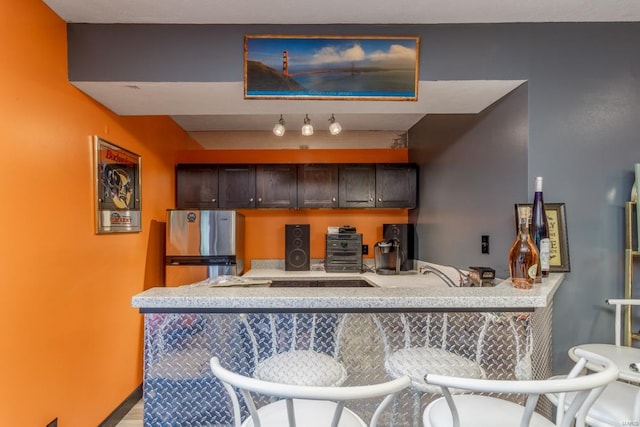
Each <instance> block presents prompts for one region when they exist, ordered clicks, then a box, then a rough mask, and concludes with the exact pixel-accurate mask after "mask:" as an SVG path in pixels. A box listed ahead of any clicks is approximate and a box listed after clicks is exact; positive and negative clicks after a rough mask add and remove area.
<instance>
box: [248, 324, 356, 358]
mask: <svg viewBox="0 0 640 427" xmlns="http://www.w3.org/2000/svg"><path fill="white" fill-rule="evenodd" d="M239 318H240V322H241V323H242V325H243V326H244V328H245V331H246V332H247V335H248V338H249V341H250V343H251V352H252V354H253V358H254V363H255V364H256V365H257V364H258V362H260V361H261V360H264V359H266V358H268V357H271V356H273V355H274V354H279V353H282V352H286V351H293V350H311V351H317V352H320V353H325V354H327V355H328V356H331V357H334V358H337V357H338V355H339V353H340V341H341V338H342V331H343V325H344V322H345V319H346V318H347V314H335V313H320V314H319V313H266V314H265V313H252V314H247V313H241V314H240V315H239Z"/></svg>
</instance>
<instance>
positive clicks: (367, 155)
mask: <svg viewBox="0 0 640 427" xmlns="http://www.w3.org/2000/svg"><path fill="white" fill-rule="evenodd" d="M407 157H408V150H407V149H376V150H252V151H241V150H194V151H182V152H179V153H178V154H177V161H178V162H179V163H376V162H378V163H385V162H386V163H404V162H406V161H407ZM240 212H242V213H243V214H244V215H245V220H246V235H247V242H246V254H245V258H246V261H247V262H250V261H251V260H252V259H284V257H285V255H284V254H285V248H284V242H285V238H284V228H285V227H284V225H285V224H310V225H311V227H310V228H311V258H318V259H322V258H324V251H325V234H326V232H327V227H328V226H341V225H347V224H348V225H351V226H354V227H356V229H357V231H358V233H362V243H363V244H365V245H369V255H365V258H372V257H373V245H374V244H375V243H376V242H377V241H378V240H380V239H381V238H382V224H385V223H390V224H394V223H406V222H407V218H408V215H407V210H406V209H304V210H282V209H274V210H265V209H261V210H241V211H240ZM249 265H250V264H249Z"/></svg>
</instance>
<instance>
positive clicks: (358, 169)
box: [338, 163, 376, 208]
mask: <svg viewBox="0 0 640 427" xmlns="http://www.w3.org/2000/svg"><path fill="white" fill-rule="evenodd" d="M338 170H339V177H338V179H339V182H340V186H339V187H340V190H339V200H340V207H341V208H373V207H375V206H376V199H375V196H376V165H375V164H365V163H362V164H344V165H340V166H339V168H338Z"/></svg>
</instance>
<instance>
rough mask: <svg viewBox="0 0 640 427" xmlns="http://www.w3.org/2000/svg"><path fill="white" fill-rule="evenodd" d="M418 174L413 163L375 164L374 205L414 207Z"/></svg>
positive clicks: (382, 206)
mask: <svg viewBox="0 0 640 427" xmlns="http://www.w3.org/2000/svg"><path fill="white" fill-rule="evenodd" d="M417 184H418V174H417V167H416V165H413V164H404V163H389V164H376V207H377V208H415V207H416V198H417Z"/></svg>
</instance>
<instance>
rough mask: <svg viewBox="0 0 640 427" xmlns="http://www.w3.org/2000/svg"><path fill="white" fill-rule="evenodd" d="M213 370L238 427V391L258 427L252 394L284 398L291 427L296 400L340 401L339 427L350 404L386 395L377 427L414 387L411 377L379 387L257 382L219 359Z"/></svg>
mask: <svg viewBox="0 0 640 427" xmlns="http://www.w3.org/2000/svg"><path fill="white" fill-rule="evenodd" d="M211 370H212V371H213V374H214V375H215V376H216V377H218V378H219V379H220V381H222V384H223V385H224V387H225V388H226V390H227V392H228V394H229V397H230V398H231V402H232V405H233V412H234V418H235V423H236V427H239V426H240V424H241V414H240V402H239V400H238V396H237V395H236V390H237V391H239V392H240V394H241V395H242V397H243V398H244V400H245V402H246V404H247V407H248V408H249V413H250V415H251V417H252V419H253V421H254V425H256V426H259V425H260V424H259V423H260V421H259V420H260V416H259V414H258V410H257V407H256V405H255V402H254V400H253V397H252V395H251V394H252V393H256V394H261V395H266V396H272V397H277V398H280V399H285V400H286V401H287V409H288V410H287V413H288V420H289V426H295V425H296V424H295V420H294V419H293V414H294V411H293V404H294V402H293V399H306V400H324V401H332V402H337V403H338V405H337V406H336V409H335V413H334V415H333V422H332V424H331V426H332V427H336V426H337V425H338V422H339V420H340V416H341V413H342V409H343V408H344V405H345V403H346V402H347V401H350V400H359V399H369V398H376V397H383V396H384V399H383V400H382V402H381V403H380V404H379V405H378V407H377V408H376V410H375V412H374V414H373V417H372V420H371V423H370V426H371V427H375V426H376V425H377V422H378V419H379V418H380V416H381V414H382V412H383V411H384V410H385V408H386V407H387V406H388V405H389V404H390V403H391V402H392V401H393V399H394V398H395V396H396V395H397V394H398V393H399V392H400V391H401V390H403V389H405V388H406V387H408V386H409V385H410V384H411V380H410V379H409V377H401V378H398V379H394V380H392V381H388V382H384V383H379V384H371V385H362V386H349V387H309V386H298V385H288V384H279V383H273V382H268V381H262V380H258V379H255V378H252V377H247V376H244V375H240V374H237V373H235V372H232V371H230V370H228V369H226V368H224V367H222V366H221V365H220V360H219V359H218V358H217V357H213V358H211ZM301 427H303V426H301Z"/></svg>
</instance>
